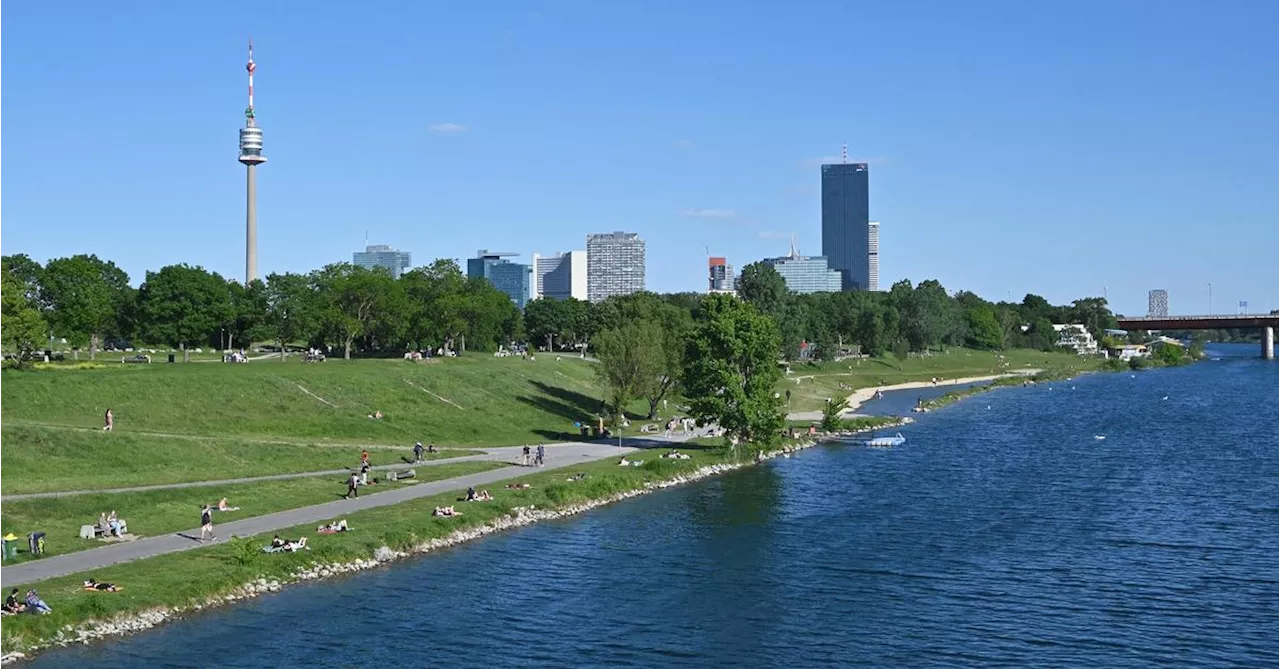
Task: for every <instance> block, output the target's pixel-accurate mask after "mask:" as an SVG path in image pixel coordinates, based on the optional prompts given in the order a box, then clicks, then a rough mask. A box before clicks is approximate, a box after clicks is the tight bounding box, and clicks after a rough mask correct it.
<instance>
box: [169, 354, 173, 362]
mask: <svg viewBox="0 0 1280 669" xmlns="http://www.w3.org/2000/svg"><path fill="white" fill-rule="evenodd" d="M169 362H173V354H172V353H170V354H169Z"/></svg>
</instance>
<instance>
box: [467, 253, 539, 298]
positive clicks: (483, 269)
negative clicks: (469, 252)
mask: <svg viewBox="0 0 1280 669" xmlns="http://www.w3.org/2000/svg"><path fill="white" fill-rule="evenodd" d="M517 255H519V254H518V253H511V252H508V251H490V250H488V249H480V250H479V251H476V257H474V258H468V259H467V276H468V277H470V278H473V279H487V280H488V281H489V283H491V284H493V287H494V288H497V289H498V290H500V291H502V292H503V293H505V294H506V296H507V297H509V298H511V301H512V302H515V304H516V306H517V307H519V308H520V309H524V305H525V304H527V303H528V302H529V274H530V270H529V266H528V265H524V264H521V263H518V262H511V261H510V260H507V258H511V257H514V256H517Z"/></svg>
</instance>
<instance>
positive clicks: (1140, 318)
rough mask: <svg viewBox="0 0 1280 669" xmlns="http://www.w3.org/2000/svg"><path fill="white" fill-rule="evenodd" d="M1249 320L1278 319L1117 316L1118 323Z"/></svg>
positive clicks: (1232, 316)
mask: <svg viewBox="0 0 1280 669" xmlns="http://www.w3.org/2000/svg"><path fill="white" fill-rule="evenodd" d="M1249 318H1273V319H1274V318H1280V316H1277V315H1276V314H1214V315H1199V316H1174V315H1169V316H1117V317H1116V320H1118V321H1135V322H1142V321H1236V320H1244V319H1249Z"/></svg>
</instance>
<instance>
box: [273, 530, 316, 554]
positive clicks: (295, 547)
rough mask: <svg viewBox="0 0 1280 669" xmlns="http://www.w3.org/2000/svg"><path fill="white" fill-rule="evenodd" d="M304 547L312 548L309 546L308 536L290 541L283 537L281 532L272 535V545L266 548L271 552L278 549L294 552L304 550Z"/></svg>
mask: <svg viewBox="0 0 1280 669" xmlns="http://www.w3.org/2000/svg"><path fill="white" fill-rule="evenodd" d="M303 549H306V550H311V549H310V548H307V538H306V537H302V538H301V539H298V540H297V541H290V540H289V539H281V538H280V535H279V534H277V535H275V536H274V537H272V539H271V545H270V546H267V548H266V550H267V551H270V552H273V553H274V552H278V551H284V552H286V553H292V552H294V551H299V550H303Z"/></svg>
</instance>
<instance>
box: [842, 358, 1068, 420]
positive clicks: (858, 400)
mask: <svg viewBox="0 0 1280 669" xmlns="http://www.w3.org/2000/svg"><path fill="white" fill-rule="evenodd" d="M1043 371H1044V370H1043V369H1033V368H1029V367H1028V368H1026V369H1021V370H1018V371H1016V372H1006V373H1004V374H988V375H986V376H966V377H964V378H959V379H947V380H945V381H939V382H937V383H933V382H930V381H909V382H907V383H895V384H893V385H891V386H872V387H868V388H859V389H857V390H855V391H853V394H852V395H850V396H849V397H848V401H849V408H848V409H845V410H844V411H843V412H841V413H842V415H843V414H850V413H855V412H856V411H857V410H858V408H859V407H861V406H862V405H863V404H865V403H866V402H869V401H871V400H872V399H874V398H875V396H876V393H877V392H890V391H894V390H915V389H917V388H941V387H944V386H963V385H967V384H970V383H982V382H983V381H995V380H997V379H1011V378H1020V377H1026V378H1031V377H1034V376H1035V375H1037V374H1039V373H1041V372H1043Z"/></svg>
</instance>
